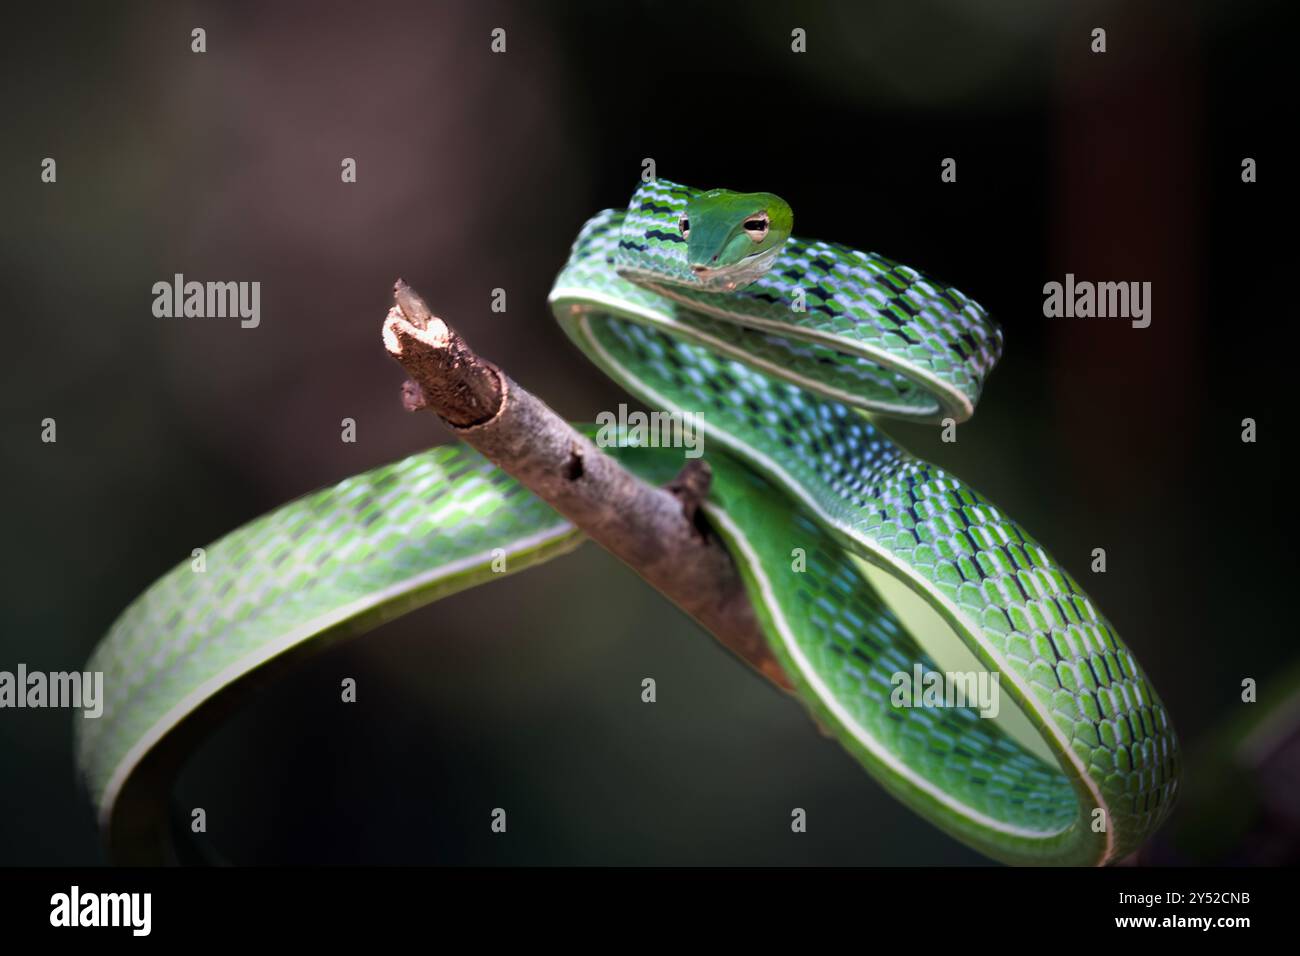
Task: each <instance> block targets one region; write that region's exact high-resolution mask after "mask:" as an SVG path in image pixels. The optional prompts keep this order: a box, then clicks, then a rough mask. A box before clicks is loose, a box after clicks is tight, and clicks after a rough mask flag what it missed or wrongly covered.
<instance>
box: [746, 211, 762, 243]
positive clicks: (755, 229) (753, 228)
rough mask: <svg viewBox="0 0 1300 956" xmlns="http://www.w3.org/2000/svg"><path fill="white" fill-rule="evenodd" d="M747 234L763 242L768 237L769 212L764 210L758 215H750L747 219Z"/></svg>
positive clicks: (756, 240)
mask: <svg viewBox="0 0 1300 956" xmlns="http://www.w3.org/2000/svg"><path fill="white" fill-rule="evenodd" d="M745 235H747V236H749V238H751V239H753V240H754V241H755V242H762V241H763V240H764V239H766V238H767V213H765V212H762V213H759V214H758V215H757V216H750V217H749V218H748V219H746V220H745Z"/></svg>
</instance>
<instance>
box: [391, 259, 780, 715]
mask: <svg viewBox="0 0 1300 956" xmlns="http://www.w3.org/2000/svg"><path fill="white" fill-rule="evenodd" d="M393 297H394V300H395V302H396V305H394V306H393V308H392V309H390V310H389V312H388V316H387V318H386V319H385V320H384V327H383V337H384V346H385V348H386V349H387V350H388V353H389V354H390V355H391V356H392V357H393V358H395V359H396V360H397V361H398V362H399V363H400V364H401V366H402V367H403V368H404V369H405V370H406V373H407V374H408V375H409V376H410V380H409V381H408V382H406V383H405V385H404V386H403V390H402V393H403V403H404V404H405V406H406V407H407V408H408V409H409V410H412V411H417V410H421V409H428V410H431V411H433V412H435V413H436V414H437V415H438V416H439V417H440V418H442V420H443V421H444V422H446V423H447V425H448V426H449V427H450V428H451V429H452V431H453V432H455V433H456V435H457V436H458V437H459V438H461V439H463V440H464V441H466V442H467V443H468V444H470V445H472V446H473V447H474V448H477V449H478V450H479V451H480V452H482V453H483V454H484V455H485V456H486V457H487V458H488V459H490V460H491V461H492V462H493V463H494V464H496V465H497V466H498V467H500V468H501V469H502V470H504V471H506V472H507V473H509V474H510V475H512V476H513V477H514V478H515V479H516V480H518V481H519V482H520V483H521V484H523V485H524V486H525V487H527V488H528V489H529V490H531V491H532V492H533V493H534V494H536V495H537V496H538V497H540V498H542V499H543V500H544V501H546V502H547V503H548V504H550V505H551V507H553V508H554V509H555V510H556V511H558V512H559V513H560V514H562V515H564V517H566V518H568V519H569V520H570V521H572V522H573V523H574V525H576V526H577V527H578V528H579V529H580V530H582V531H583V532H585V533H586V534H587V536H588V537H590V538H591V539H592V540H593V541H595V542H596V543H597V544H599V545H601V546H602V547H603V548H605V549H606V550H607V551H609V552H610V553H611V554H613V555H614V556H615V557H617V558H619V559H620V560H622V561H623V562H624V563H625V564H627V565H628V566H629V567H631V568H632V570H634V571H635V572H637V574H639V575H641V577H642V578H644V579H645V580H646V581H648V582H649V583H650V584H651V585H652V586H653V587H655V588H656V589H657V590H658V591H659V592H660V593H662V594H663V595H664V596H665V597H667V598H668V599H669V600H671V601H672V602H673V603H674V604H676V605H677V606H678V607H680V608H681V609H682V610H683V611H685V612H686V613H687V614H689V615H690V616H691V617H693V618H695V620H697V621H698V622H699V623H700V624H701V625H703V626H704V627H705V628H706V629H707V630H709V631H710V632H711V633H712V634H713V635H714V636H715V637H716V638H717V639H718V640H719V641H721V642H722V644H723V645H724V646H725V647H727V648H728V649H730V650H731V651H733V652H734V653H735V654H736V655H737V656H739V657H740V658H741V659H742V660H744V661H745V662H746V663H748V664H750V665H751V666H752V667H754V668H755V669H756V670H757V671H758V672H759V673H760V674H762V675H763V676H764V677H766V678H767V679H768V680H770V681H772V682H773V683H774V684H776V685H777V686H778V687H780V688H781V689H783V690H790V689H791V684H790V681H789V679H788V678H787V677H786V675H785V672H784V671H783V670H782V669H781V666H780V664H779V663H778V662H777V660H776V658H775V657H774V656H773V654H772V652H771V650H770V649H769V648H768V646H767V641H766V639H765V638H764V636H763V632H762V629H761V628H760V627H759V624H758V619H757V617H756V616H755V613H754V608H753V605H752V604H751V603H750V600H749V596H748V594H747V593H746V591H745V585H744V582H743V581H742V580H741V577H740V573H739V571H737V569H736V566H735V564H734V562H733V561H732V560H731V556H730V555H729V554H728V553H727V550H726V548H724V547H723V546H722V544H721V542H720V540H719V539H718V538H717V536H716V535H714V534H711V533H709V531H708V528H707V525H705V524H704V523H703V522H702V521H701V520H700V515H699V513H698V507H699V504H700V502H701V501H703V500H704V497H705V496H706V495H707V493H708V486H709V470H708V465H707V464H706V463H705V462H704V461H703V460H702V459H693V460H690V461H688V462H687V465H686V467H684V468H683V469H682V472H681V474H679V475H678V477H677V478H676V479H675V480H674V481H673V482H672V483H671V484H670V485H669V487H668V488H655V487H654V486H652V485H649V484H647V483H646V482H644V481H642V480H641V479H639V478H637V477H636V476H635V475H633V474H632V473H631V472H629V471H627V470H626V469H624V468H623V467H622V466H621V465H619V463H618V462H617V461H615V460H614V459H613V458H611V457H610V456H609V455H606V454H605V453H604V452H603V451H601V450H600V449H599V448H597V447H596V445H595V444H594V443H593V442H592V441H590V440H589V439H588V438H587V437H586V436H584V435H581V434H579V433H578V432H577V431H575V430H574V429H573V427H572V426H570V425H569V423H568V422H566V421H565V420H564V419H563V418H561V417H560V416H559V415H557V414H556V413H555V412H554V411H552V410H551V409H550V408H549V407H548V406H547V405H546V404H545V403H543V402H542V401H541V400H540V399H538V398H536V397H535V396H533V395H532V394H531V393H529V392H528V391H527V390H526V389H524V388H523V387H522V386H520V385H519V384H518V383H517V382H515V381H513V380H512V379H511V378H510V377H509V376H507V375H506V374H505V373H504V372H502V371H501V370H500V369H499V368H497V367H496V366H495V365H493V364H492V363H491V362H488V361H487V360H486V359H483V358H481V357H480V356H479V355H477V354H476V353H475V352H474V351H473V350H472V349H471V348H470V347H469V346H468V345H467V344H466V343H465V341H464V339H462V338H461V337H460V336H459V335H458V334H457V333H456V332H455V330H453V329H452V328H451V327H450V326H449V325H447V323H446V322H444V321H443V320H442V319H440V318H438V317H436V316H434V315H433V314H432V313H431V312H430V311H429V309H428V307H427V306H426V305H425V303H424V301H423V300H422V299H421V298H420V296H419V295H417V294H416V293H415V292H414V290H412V289H411V288H410V287H409V286H408V285H406V283H404V282H402V281H400V280H399V281H398V282H397V284H396V286H395V287H394V290H393Z"/></svg>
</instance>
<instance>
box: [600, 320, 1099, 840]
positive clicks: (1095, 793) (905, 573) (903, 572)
mask: <svg viewBox="0 0 1300 956" xmlns="http://www.w3.org/2000/svg"><path fill="white" fill-rule="evenodd" d="M579 324H580V327H581V331H582V333H583V335H584V337H585V339H586V341H587V342H588V343H589V344H590V345H591V346H592V347H593V348H594V349H595V350H596V351H597V352H598V353H599V354H600V356H601V358H602V359H603V360H604V361H605V362H608V363H609V366H610V367H611V368H612V369H615V370H617V371H618V373H619V374H620V375H621V376H622V377H623V379H624V380H625V381H626V382H631V383H634V385H635V389H634V390H640V391H641V393H642V394H644V395H645V396H646V397H647V398H649V399H650V401H651V402H652V403H653V404H656V405H658V406H659V407H661V408H664V409H666V410H669V411H677V412H678V413H679V414H680V413H681V411H682V410H681V409H680V408H679V407H678V406H677V405H676V404H675V403H673V402H670V401H668V399H667V398H666V397H665V396H663V395H661V394H660V393H659V392H657V391H656V390H655V389H653V388H651V387H650V386H648V385H646V384H645V382H644V381H642V380H641V379H640V378H638V377H637V376H636V375H635V374H633V373H632V372H631V371H630V370H629V369H628V368H627V367H626V366H624V365H622V364H621V363H619V362H618V360H616V359H615V358H614V357H613V356H612V355H610V354H609V352H608V351H606V350H605V349H604V348H603V347H602V346H601V344H600V342H598V341H597V340H596V338H595V336H593V335H592V334H591V327H590V324H589V320H588V317H587V315H586V314H582V315H581V316H579ZM700 427H701V428H703V430H704V431H705V433H706V434H707V435H709V436H710V437H713V438H716V439H717V440H718V441H720V442H722V444H724V445H726V446H727V447H729V448H740V449H741V451H742V453H743V454H744V455H746V456H748V457H750V458H751V459H753V460H754V461H756V462H757V463H759V467H760V469H762V470H765V471H766V472H767V473H768V474H771V475H781V476H783V477H784V480H783V481H782V485H783V487H785V488H786V490H787V491H789V492H790V493H792V494H794V495H795V496H796V497H798V498H799V499H800V500H801V501H802V502H804V504H805V505H806V506H807V507H808V508H809V509H810V510H811V511H813V512H814V513H816V514H817V515H818V516H820V518H821V520H822V521H823V522H824V523H825V524H827V525H830V526H831V527H834V528H837V529H839V530H840V531H841V532H842V533H844V534H845V535H846V536H847V537H849V538H852V539H853V540H854V541H856V542H857V543H858V544H859V545H860V546H861V547H862V548H863V549H865V550H866V551H868V552H870V553H871V554H872V555H874V556H876V558H878V559H879V562H878V563H881V564H884V565H888V566H889V567H891V568H894V569H895V572H896V574H897V576H900V577H901V578H902V579H903V580H905V581H907V582H909V583H912V584H915V585H919V586H920V587H921V588H922V589H924V591H925V592H926V596H927V597H928V598H929V599H930V600H931V601H932V602H933V603H935V604H937V605H938V606H940V607H943V608H944V609H946V610H947V611H948V612H949V613H950V614H951V615H952V617H953V618H954V619H955V620H957V621H959V622H960V623H961V625H962V627H963V628H964V629H965V630H966V631H967V633H968V634H969V635H970V636H971V638H972V639H974V640H976V641H978V642H979V643H980V646H981V647H982V648H983V649H984V650H985V652H986V653H988V655H989V656H990V657H992V658H993V659H994V660H995V661H996V662H997V665H998V670H999V672H1000V673H1001V674H1002V676H1003V677H1006V678H1007V679H1009V680H1010V681H1011V682H1012V683H1013V684H1014V685H1015V686H1016V687H1017V688H1018V689H1019V690H1020V691H1021V694H1022V696H1023V699H1024V700H1025V701H1026V702H1027V704H1028V706H1029V708H1030V709H1031V710H1032V711H1033V713H1034V715H1035V716H1036V717H1037V718H1038V720H1037V726H1038V728H1039V733H1043V732H1044V728H1046V733H1047V734H1049V735H1050V736H1052V737H1053V738H1055V740H1056V741H1057V742H1058V744H1059V753H1063V754H1064V755H1065V757H1066V759H1067V760H1069V761H1070V763H1071V764H1072V765H1073V767H1074V769H1075V770H1076V772H1077V777H1078V779H1079V780H1082V781H1083V784H1084V786H1085V787H1086V788H1087V790H1088V792H1089V794H1090V795H1091V797H1092V799H1093V801H1094V804H1093V805H1094V806H1096V807H1100V808H1102V809H1104V810H1105V811H1106V816H1107V826H1106V831H1105V836H1106V842H1105V849H1104V851H1103V853H1102V855H1101V856H1100V858H1099V860H1098V862H1099V863H1104V862H1105V861H1106V860H1108V859H1109V858H1110V855H1111V853H1112V851H1113V850H1114V843H1115V836H1114V832H1113V828H1112V827H1111V825H1110V819H1109V818H1110V807H1109V806H1108V805H1107V803H1106V801H1105V798H1104V797H1103V796H1102V794H1101V791H1100V790H1099V789H1098V787H1097V784H1096V781H1094V780H1093V779H1092V777H1091V776H1090V775H1089V774H1088V772H1087V768H1086V767H1085V766H1084V765H1083V763H1082V761H1080V760H1079V757H1078V755H1077V754H1075V753H1074V751H1073V750H1072V749H1071V748H1070V746H1069V741H1068V740H1066V739H1065V736H1064V735H1063V734H1062V733H1061V731H1060V728H1058V727H1057V726H1056V723H1055V721H1053V720H1052V718H1051V715H1049V714H1045V713H1043V712H1042V710H1041V709H1040V708H1039V705H1038V699H1037V698H1036V697H1035V696H1034V695H1033V693H1032V691H1030V689H1029V688H1028V687H1027V686H1026V685H1025V682H1024V681H1023V680H1021V679H1020V677H1019V675H1017V674H1016V673H1015V672H1014V671H1013V670H1011V669H1010V668H1008V667H1007V666H1006V663H1005V661H1003V660H1002V658H1001V655H999V654H997V653H996V651H995V650H994V649H993V648H992V647H990V646H989V645H988V644H987V643H985V642H984V641H980V639H979V635H980V634H981V629H979V628H977V627H976V626H975V623H974V622H973V621H971V620H970V618H968V617H967V616H966V614H965V613H964V612H963V611H962V610H961V609H960V608H958V607H957V606H956V605H955V604H953V603H952V602H951V601H949V600H948V598H947V596H946V595H945V594H944V593H943V592H942V591H939V590H938V589H936V588H935V587H934V586H933V585H932V584H931V583H930V582H929V581H927V580H926V579H925V578H923V577H920V576H919V575H915V574H913V573H912V570H911V568H909V567H907V566H906V565H904V564H901V563H900V562H899V561H898V559H897V558H895V557H894V556H893V555H892V554H890V553H889V552H888V551H885V550H884V549H882V548H880V547H879V546H878V545H877V544H876V543H875V542H874V541H871V540H870V539H867V538H864V537H862V536H861V535H860V534H858V533H857V531H856V530H855V529H853V528H850V527H846V526H845V525H842V524H840V523H838V522H836V521H834V520H833V519H832V518H831V517H830V516H829V515H827V514H826V512H825V510H824V509H823V508H821V507H820V505H819V504H818V503H817V502H816V501H815V500H814V499H813V498H812V496H811V495H810V494H809V493H808V491H807V490H806V489H805V488H803V487H802V486H801V485H799V484H798V483H797V482H794V481H792V480H791V479H790V478H789V476H788V475H786V473H785V470H784V469H782V468H781V467H780V466H778V465H777V464H776V462H774V461H772V459H771V458H769V457H768V456H767V455H765V454H764V453H763V452H761V451H759V450H758V449H755V448H753V447H751V446H749V445H740V444H739V443H738V442H736V441H734V440H732V439H731V436H729V435H727V434H726V433H721V432H719V431H717V430H716V429H715V428H714V427H713V426H712V425H711V424H710V423H709V422H707V421H704V422H701V423H700ZM787 643H789V642H788V641H787ZM824 699H827V700H830V701H833V700H834V697H833V696H831V697H829V698H824ZM846 726H850V728H852V727H855V726H856V725H855V724H852V723H849V724H846ZM854 736H855V737H856V736H858V734H857V731H856V730H855V731H854ZM863 743H864V746H869V745H868V744H866V741H865V740H864V741H863ZM1058 760H1059V757H1058ZM930 787H933V785H930ZM945 796H946V795H945ZM949 799H951V798H949ZM961 805H962V806H964V804H961ZM975 812H976V811H974V810H972V811H971V813H975ZM995 822H996V821H995ZM1007 832H1016V831H1007ZM1028 832H1029V833H1031V834H1036V835H1037V837H1038V838H1040V839H1041V838H1042V837H1044V836H1045V835H1047V834H1045V833H1044V832H1043V831H1028Z"/></svg>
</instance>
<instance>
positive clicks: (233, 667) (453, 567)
mask: <svg viewBox="0 0 1300 956" xmlns="http://www.w3.org/2000/svg"><path fill="white" fill-rule="evenodd" d="M573 530H574V528H573V525H571V524H569V523H568V522H567V521H566V522H564V523H562V524H559V525H556V526H554V527H552V528H549V529H547V530H546V531H541V532H538V533H537V534H534V535H531V536H529V537H527V538H521V539H519V540H518V541H516V542H514V546H513V547H514V550H513V553H515V554H518V553H520V552H522V551H527V550H530V549H532V548H534V547H537V546H540V545H542V544H545V543H546V542H547V541H550V540H552V539H555V538H562V537H564V536H565V535H567V534H570V533H572V532H573ZM493 550H495V549H493ZM492 556H493V555H492V551H485V552H483V553H481V554H475V555H471V556H469V557H467V558H461V559H460V560H459V561H452V562H451V563H450V564H444V565H442V566H441V567H437V568H434V569H432V570H430V571H424V572H421V573H420V574H417V575H416V576H415V577H412V578H407V579H406V580H405V581H400V582H398V583H397V584H392V585H389V586H388V587H386V588H384V589H383V590H381V591H375V592H374V593H372V594H368V595H366V596H365V597H362V598H358V599H357V600H355V601H353V602H352V603H350V604H345V605H344V606H343V607H339V608H335V609H334V610H333V611H331V612H329V613H328V614H323V615H321V616H320V617H318V618H315V619H314V620H312V621H309V622H308V623H306V624H303V625H301V626H300V627H297V628H294V629H293V630H292V631H288V632H287V633H285V634H282V635H280V636H279V637H277V638H275V639H274V640H273V641H270V642H268V643H267V644H264V645H262V646H261V647H259V648H258V649H257V650H255V651H253V652H252V653H251V654H247V655H245V656H244V657H242V658H240V659H239V660H238V661H236V662H235V663H233V664H230V665H228V666H227V667H225V668H224V669H223V670H221V671H219V672H218V673H217V674H215V675H213V676H212V677H210V678H208V679H207V680H206V681H204V682H203V683H202V684H200V685H199V686H198V687H196V688H194V690H192V691H190V692H189V693H188V694H186V695H185V697H183V698H182V699H181V700H180V701H179V702H177V704H176V705H175V706H174V707H172V708H171V709H170V710H168V711H167V713H165V714H164V715H163V716H162V717H160V718H159V719H158V720H157V721H156V722H155V723H154V724H153V726H151V727H150V728H149V729H148V730H147V731H146V732H145V733H144V734H143V735H142V736H141V737H140V739H139V740H137V741H136V742H135V744H134V745H132V747H131V749H130V750H128V751H127V752H126V754H125V755H123V757H122V759H121V760H120V761H118V764H117V766H116V767H115V768H114V770H113V773H112V774H111V775H110V776H109V778H108V783H107V784H106V785H105V787H104V793H103V796H101V797H100V801H99V826H100V829H101V830H103V831H104V832H105V833H107V832H108V827H109V824H110V822H111V821H112V817H113V805H114V804H115V803H116V802H117V796H118V794H119V793H120V792H121V790H122V786H123V785H124V784H125V783H126V780H127V778H128V777H130V775H131V771H133V770H134V769H135V767H136V765H138V764H139V763H140V761H141V760H142V759H144V755H145V754H147V753H148V752H149V751H150V750H152V749H153V748H154V747H155V746H156V745H157V743H158V741H160V740H162V738H163V737H165V736H166V735H167V733H168V732H169V731H170V730H171V728H173V727H175V726H176V724H178V723H179V722H180V721H181V719H182V718H184V717H185V716H187V715H188V714H190V713H191V712H193V711H194V710H195V709H196V708H198V706H199V705H200V704H202V703H203V702H204V701H205V700H207V699H208V698H209V697H211V696H212V695H213V694H215V693H216V692H217V691H219V690H220V689H221V688H222V687H225V686H226V685H227V684H229V683H231V682H232V681H234V680H235V679H236V678H239V677H241V676H243V675H244V674H246V673H248V672H249V671H251V670H253V669H255V668H256V667H259V666H261V665H262V664H264V663H265V662H266V661H269V660H270V659H271V658H273V657H275V656H276V655H278V654H281V653H283V652H284V651H287V650H288V649H289V648H291V647H293V646H294V645H295V644H299V643H301V642H302V641H304V640H306V639H308V638H309V637H311V636H312V635H314V634H316V633H318V632H320V631H322V630H324V629H325V628H327V627H330V626H331V625H334V624H337V623H339V622H340V621H346V620H347V619H348V618H350V617H354V616H355V615H357V614H360V613H361V612H362V611H366V610H369V609H371V608H373V607H378V606H379V605H381V604H384V603H385V602H387V601H388V600H389V599H391V598H394V597H398V596H399V595H402V594H404V593H406V592H407V591H412V590H415V589H416V588H418V587H420V586H422V585H425V584H429V583H432V582H434V581H437V580H438V579H439V578H443V577H450V576H451V575H453V574H457V573H459V572H461V571H466V570H469V569H470V568H473V567H477V566H479V565H483V564H489V563H491V561H492Z"/></svg>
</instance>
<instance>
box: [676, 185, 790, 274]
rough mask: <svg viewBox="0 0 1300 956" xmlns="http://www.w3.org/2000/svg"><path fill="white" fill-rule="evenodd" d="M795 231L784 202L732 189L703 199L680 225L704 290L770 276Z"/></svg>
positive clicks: (692, 205)
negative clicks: (775, 260) (761, 276)
mask: <svg viewBox="0 0 1300 956" xmlns="http://www.w3.org/2000/svg"><path fill="white" fill-rule="evenodd" d="M793 226H794V212H793V211H792V210H791V209H790V204H789V203H787V202H786V201H785V200H784V199H782V198H781V197H779V196H774V195H773V194H772V193H737V192H732V191H731V190H729V189H710V190H709V191H708V192H705V193H701V194H700V195H698V196H697V197H696V198H695V199H693V200H691V202H690V203H689V204H688V205H687V207H686V213H685V215H683V216H682V218H681V220H680V221H679V222H678V228H679V229H680V230H681V232H682V235H683V236H684V237H685V239H686V257H687V261H688V263H689V265H690V267H691V271H692V272H693V273H694V274H695V276H696V278H697V279H698V280H699V281H700V282H701V283H702V284H703V285H705V286H707V287H710V288H719V289H724V290H727V291H730V290H734V289H737V288H739V287H741V286H743V285H747V284H748V283H750V282H753V281H754V279H756V278H758V277H759V276H760V275H762V274H763V273H764V272H765V271H767V268H768V266H770V265H771V264H772V260H773V259H775V258H776V254H777V253H778V252H779V251H780V249H781V246H782V245H784V244H785V241H786V240H787V239H789V238H790V230H791V228H792V227H793Z"/></svg>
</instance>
